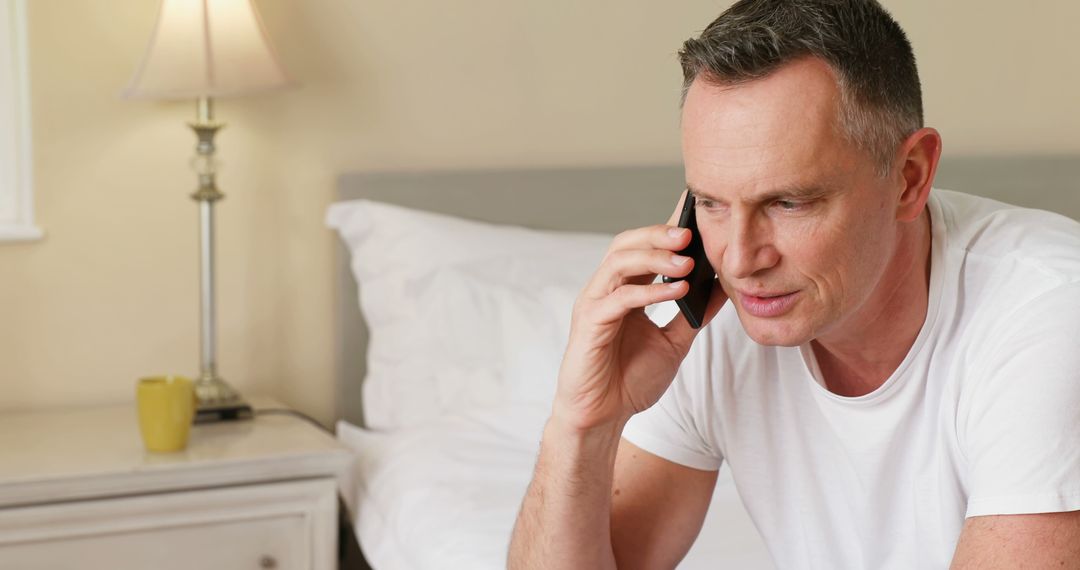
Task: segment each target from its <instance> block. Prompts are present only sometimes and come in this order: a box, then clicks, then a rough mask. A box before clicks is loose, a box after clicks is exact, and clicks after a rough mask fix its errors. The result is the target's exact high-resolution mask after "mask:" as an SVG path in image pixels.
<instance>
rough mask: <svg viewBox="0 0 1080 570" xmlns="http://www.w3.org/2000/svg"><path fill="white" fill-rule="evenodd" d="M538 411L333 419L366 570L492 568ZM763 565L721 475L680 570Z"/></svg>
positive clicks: (534, 440)
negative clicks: (369, 424) (385, 421)
mask: <svg viewBox="0 0 1080 570" xmlns="http://www.w3.org/2000/svg"><path fill="white" fill-rule="evenodd" d="M545 417H546V410H541V409H539V408H537V407H536V406H527V405H514V406H508V407H503V408H499V409H491V410H479V411H472V412H468V413H463V414H461V415H455V416H448V417H444V418H440V419H437V420H434V421H432V422H430V423H428V424H426V425H423V426H419V427H415V428H409V429H404V430H397V431H393V432H387V433H380V432H373V431H369V430H365V429H362V428H359V427H356V426H354V425H352V424H349V423H347V422H339V423H338V426H337V433H338V439H340V440H341V441H342V442H343V443H345V444H346V445H347V446H348V447H349V448H350V449H352V450H353V451H354V453H355V455H356V462H355V464H354V468H353V469H352V470H351V472H350V473H349V474H347V475H346V480H345V481H344V482H343V494H344V496H345V501H346V503H347V504H348V506H349V508H350V512H351V513H354V521H353V522H354V524H355V527H356V534H357V538H358V539H359V541H360V545H361V547H362V548H363V550H364V554H365V556H366V557H367V558H368V560H369V562H371V564H372V566H373V567H374V568H375V569H376V570H428V569H431V570H434V569H439V570H447V569H451V570H453V569H468V570H483V569H487V568H490V569H501V568H505V567H506V552H507V548H508V545H509V541H510V532H511V529H512V528H513V524H514V519H515V518H516V516H517V512H518V508H519V507H520V505H521V499H522V497H524V494H525V489H526V487H527V486H528V484H529V480H530V479H531V477H532V470H533V466H534V463H535V460H536V452H537V449H538V447H539V440H540V433H541V429H542V426H543V422H544V420H545ZM705 568H708V569H714V568H740V569H751V570H752V569H759V568H761V569H764V568H773V566H772V562H771V559H770V558H769V556H768V553H767V551H766V550H765V547H764V545H763V544H762V541H761V539H760V537H759V535H758V533H757V531H756V529H755V528H754V526H753V524H752V523H751V521H750V519H749V517H748V516H747V515H746V512H745V511H744V510H743V507H742V504H741V502H740V501H739V498H738V496H737V494H736V491H735V486H734V483H733V482H732V480H731V475H730V473H729V471H728V470H727V469H726V468H724V469H721V472H720V479H719V481H718V483H717V486H716V490H715V492H714V494H713V499H712V503H711V505H710V507H709V513H708V515H707V517H706V520H705V525H704V527H703V528H702V532H701V534H700V535H699V537H698V540H697V542H695V544H694V546H693V548H692V549H691V550H690V552H689V553H688V554H687V556H686V558H685V559H684V560H683V562H682V563H681V564H680V565H679V569H680V570H697V569H705Z"/></svg>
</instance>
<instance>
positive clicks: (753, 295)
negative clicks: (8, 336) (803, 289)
mask: <svg viewBox="0 0 1080 570" xmlns="http://www.w3.org/2000/svg"><path fill="white" fill-rule="evenodd" d="M737 296H738V299H739V304H740V305H742V308H743V309H744V310H745V311H746V312H747V313H750V314H751V315H753V316H755V317H759V318H763V319H766V318H774V317H779V316H781V315H783V314H784V313H787V312H788V311H790V310H791V307H792V306H793V305H794V304H795V302H796V301H798V297H799V291H786V292H785V291H754V292H748V291H738V295H737Z"/></svg>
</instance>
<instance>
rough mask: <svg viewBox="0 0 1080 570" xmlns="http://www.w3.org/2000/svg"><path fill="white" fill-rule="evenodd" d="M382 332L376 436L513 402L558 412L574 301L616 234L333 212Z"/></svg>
mask: <svg viewBox="0 0 1080 570" xmlns="http://www.w3.org/2000/svg"><path fill="white" fill-rule="evenodd" d="M326 223H327V225H328V226H330V227H332V228H335V229H336V230H338V232H339V233H340V234H341V237H342V239H343V240H344V241H345V243H346V245H347V247H348V249H349V251H350V252H351V255H352V259H351V267H352V271H353V275H354V276H355V278H356V280H357V283H358V284H359V291H360V299H359V300H360V308H361V311H362V312H363V314H364V318H365V320H366V322H367V325H368V330H369V331H370V339H369V346H368V354H367V377H366V378H365V379H364V384H363V398H364V401H363V408H364V417H365V420H366V422H367V424H368V426H367V427H369V428H371V429H394V428H399V427H407V426H412V425H417V424H421V423H424V422H426V421H428V420H431V419H434V418H435V417H438V416H441V415H444V414H446V413H447V412H455V411H462V410H466V409H469V408H476V407H485V406H496V405H501V404H503V403H506V402H512V401H527V402H536V403H538V404H541V405H549V404H550V398H551V395H552V394H553V393H554V386H555V382H556V379H557V372H558V367H559V363H560V361H561V358H562V354H563V351H564V350H565V345H566V338H567V335H568V332H569V325H570V312H571V309H572V306H573V302H574V299H575V298H576V297H577V295H578V293H579V292H580V290H581V289H582V287H584V285H585V283H586V282H587V280H588V278H589V277H590V276H591V275H592V274H593V272H594V271H595V270H596V268H597V267H598V266H599V264H600V261H601V260H602V259H603V256H604V254H605V252H606V251H607V248H608V246H609V245H610V243H611V239H612V236H610V235H604V234H591V233H576V232H555V231H539V230H531V229H527V228H522V227H517V226H500V225H494V224H487V223H482V222H475V221H470V220H465V219H462V218H456V217H452V216H447V215H442V214H435V213H430V212H423V211H419V210H411V209H408V208H403V207H400V206H394V205H390V204H384V203H380V202H373V201H370V200H352V201H346V202H338V203H336V204H332V205H331V206H330V208H329V210H328V211H327V215H326Z"/></svg>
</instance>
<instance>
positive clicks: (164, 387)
mask: <svg viewBox="0 0 1080 570" xmlns="http://www.w3.org/2000/svg"><path fill="white" fill-rule="evenodd" d="M135 400H136V404H137V407H138V409H139V431H140V432H141V433H142V439H143V443H144V444H145V445H146V449H147V450H149V451H180V450H181V449H184V447H186V446H187V440H188V434H189V433H190V432H191V422H192V420H193V419H194V418H195V384H194V383H192V381H191V380H190V379H188V378H184V377H183V376H149V377H146V378H139V382H138V384H137V385H136V389H135Z"/></svg>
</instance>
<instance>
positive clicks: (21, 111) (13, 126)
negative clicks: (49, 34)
mask: <svg viewBox="0 0 1080 570" xmlns="http://www.w3.org/2000/svg"><path fill="white" fill-rule="evenodd" d="M26 21H27V20H26V0H0V242H4V241H27V240H36V239H41V237H42V235H44V234H43V232H42V231H41V229H40V228H38V227H37V226H36V225H34V200H33V198H34V196H33V172H32V170H31V169H32V167H33V161H32V160H31V155H30V149H31V147H30V142H31V139H30V80H29V74H28V72H27V61H28V59H27V41H26V27H27V26H26Z"/></svg>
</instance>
